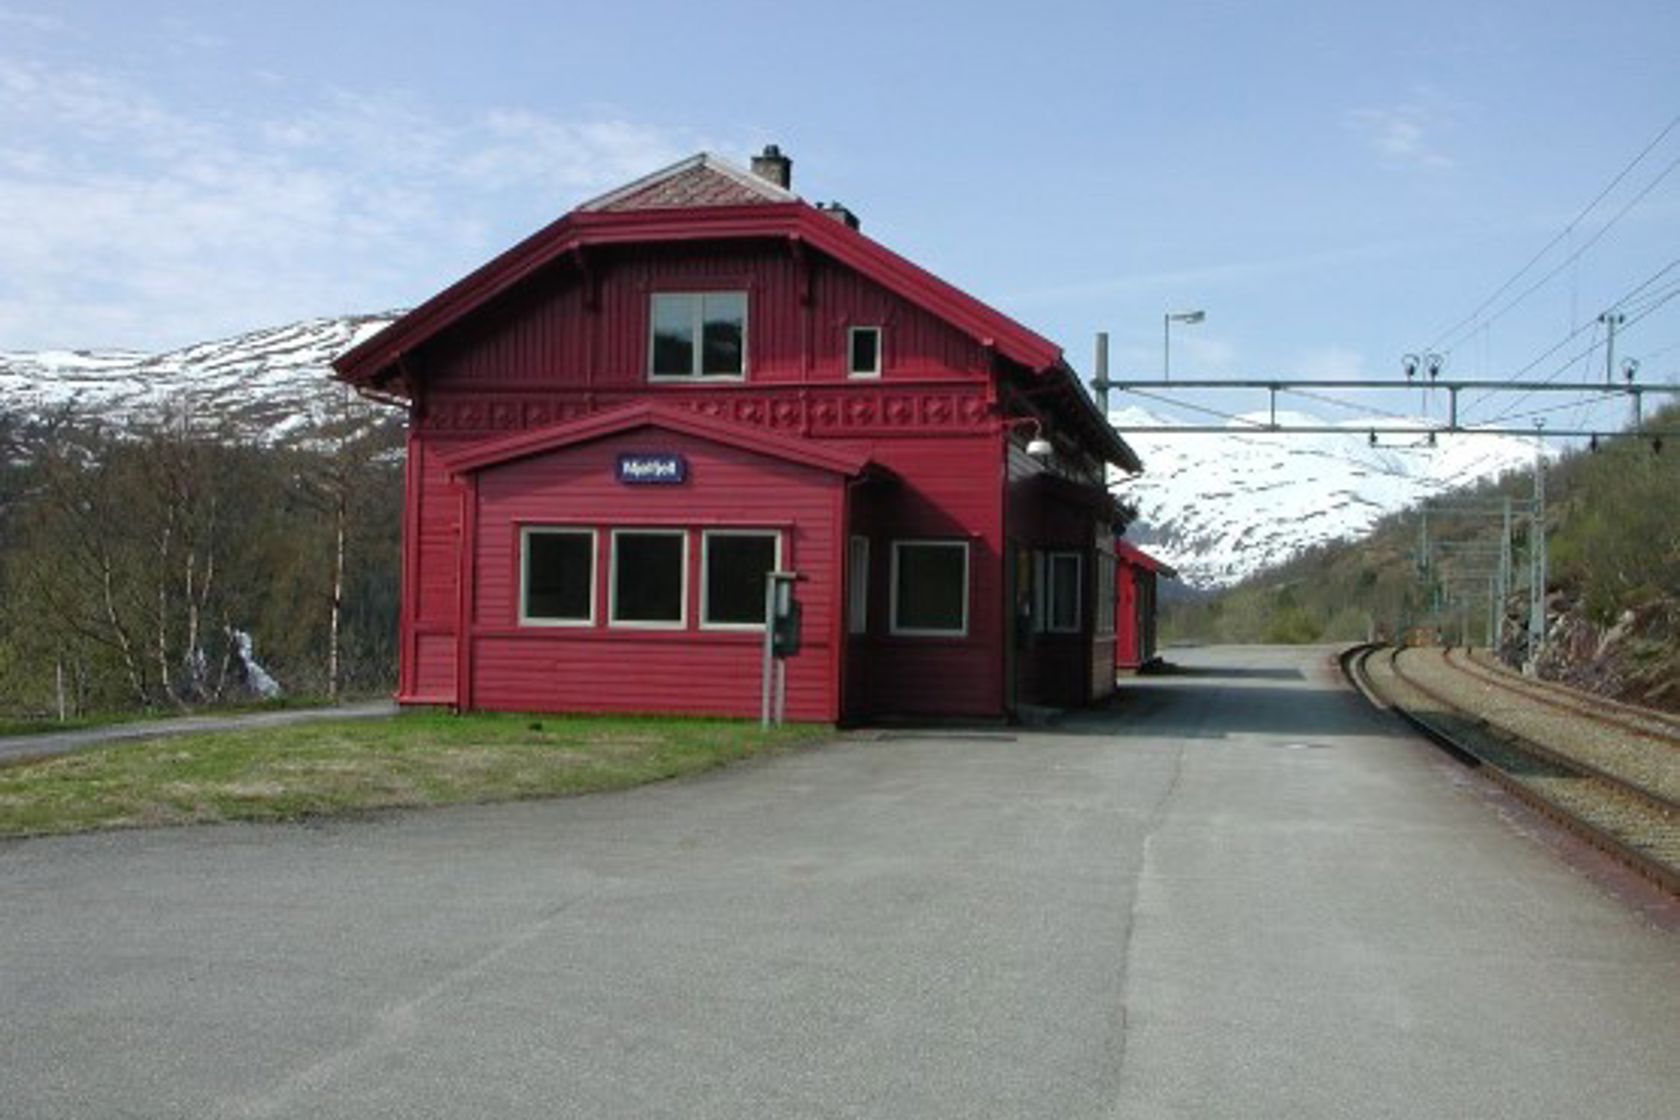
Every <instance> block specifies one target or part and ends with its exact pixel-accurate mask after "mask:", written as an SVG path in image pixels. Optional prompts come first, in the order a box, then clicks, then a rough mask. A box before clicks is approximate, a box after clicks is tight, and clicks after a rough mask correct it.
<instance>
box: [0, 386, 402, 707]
mask: <svg viewBox="0 0 1680 1120" xmlns="http://www.w3.org/2000/svg"><path fill="white" fill-rule="evenodd" d="M198 423H200V424H204V425H205V426H204V427H195V426H193V425H192V424H190V423H189V422H188V419H187V418H186V417H184V416H177V417H175V418H173V419H169V420H164V421H160V422H157V423H127V424H124V425H123V426H121V427H119V428H106V427H104V426H102V425H101V424H100V423H99V422H98V418H97V417H93V416H87V415H80V414H61V415H59V416H57V417H55V418H53V419H52V421H51V422H41V421H39V420H34V421H30V422H19V421H15V420H14V421H11V422H7V421H6V419H5V417H4V416H0V724H4V723H6V722H7V721H29V720H34V719H41V718H46V717H51V718H55V719H56V718H59V717H60V716H62V717H64V718H68V719H76V718H79V717H87V716H97V715H100V714H106V713H121V712H147V711H160V712H180V711H186V710H190V709H194V708H199V707H203V706H206V705H216V704H223V703H229V702H250V701H252V700H276V699H283V700H287V701H290V700H296V699H298V698H300V697H301V698H327V699H330V698H335V697H338V696H342V695H344V694H347V693H369V692H384V691H389V689H390V688H391V686H392V684H393V683H394V676H395V664H396V612H397V575H398V573H397V567H398V557H399V555H400V550H399V547H398V541H399V534H400V526H401V509H402V461H401V453H400V447H401V427H400V423H399V422H397V421H396V420H394V419H392V418H391V417H390V416H389V415H386V414H383V413H380V412H375V411H374V410H373V409H372V406H369V405H366V404H364V403H362V402H359V401H348V400H347V401H345V402H344V403H343V405H342V410H341V414H340V415H337V416H333V417H329V418H328V419H327V420H326V422H325V423H322V424H319V425H316V426H315V427H313V428H312V429H311V431H310V432H309V433H308V435H307V438H302V437H300V438H294V439H292V440H290V441H288V443H289V445H287V446H265V445H263V444H261V443H259V442H256V441H255V440H253V439H251V438H248V437H244V436H242V435H240V434H239V433H236V432H230V431H229V430H227V429H226V428H213V427H210V426H209V425H208V424H207V423H206V422H205V421H203V420H200V421H198Z"/></svg>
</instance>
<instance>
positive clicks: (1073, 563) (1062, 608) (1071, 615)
mask: <svg viewBox="0 0 1680 1120" xmlns="http://www.w3.org/2000/svg"><path fill="white" fill-rule="evenodd" d="M1050 629H1052V630H1061V631H1072V630H1078V629H1079V557H1078V556H1074V555H1069V554H1067V553H1057V554H1055V555H1053V556H1051V557H1050Z"/></svg>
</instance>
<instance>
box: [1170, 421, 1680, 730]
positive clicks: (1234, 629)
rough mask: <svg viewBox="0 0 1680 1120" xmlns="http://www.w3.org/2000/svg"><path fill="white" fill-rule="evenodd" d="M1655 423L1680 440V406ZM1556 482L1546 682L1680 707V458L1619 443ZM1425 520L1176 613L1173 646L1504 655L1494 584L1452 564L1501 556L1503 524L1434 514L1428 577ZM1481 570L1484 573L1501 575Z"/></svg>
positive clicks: (1520, 544)
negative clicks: (1450, 645) (1399, 646)
mask: <svg viewBox="0 0 1680 1120" xmlns="http://www.w3.org/2000/svg"><path fill="white" fill-rule="evenodd" d="M1648 427H1650V428H1653V429H1664V428H1666V429H1669V430H1673V429H1676V428H1680V407H1670V408H1667V409H1665V410H1663V411H1662V412H1660V413H1658V414H1656V415H1655V416H1653V417H1651V418H1650V420H1649V421H1648ZM1545 482H1546V497H1547V504H1546V532H1547V544H1548V548H1549V551H1550V578H1549V579H1548V582H1547V587H1548V604H1549V615H1550V618H1549V624H1548V629H1547V639H1548V650H1547V653H1546V655H1545V656H1544V657H1542V659H1541V662H1540V665H1539V668H1540V670H1541V671H1542V672H1543V673H1545V674H1546V675H1548V676H1554V677H1560V678H1564V679H1568V680H1571V681H1573V682H1575V683H1579V684H1583V685H1586V686H1589V687H1594V688H1598V689H1600V690H1603V691H1606V692H1611V693H1616V694H1620V695H1623V696H1627V697H1631V698H1633V699H1635V700H1640V701H1643V702H1647V703H1658V704H1664V705H1666V706H1680V684H1677V683H1676V681H1677V680H1680V653H1677V650H1676V645H1677V642H1680V447H1675V446H1663V445H1662V442H1661V441H1660V440H1653V439H1649V438H1642V437H1638V438H1636V437H1631V436H1630V437H1622V438H1618V439H1615V440H1611V441H1608V442H1606V443H1605V444H1604V445H1603V446H1601V447H1600V448H1598V449H1597V450H1596V451H1593V450H1587V449H1580V450H1575V451H1571V452H1568V453H1566V454H1565V455H1564V456H1563V457H1562V458H1561V459H1560V460H1554V461H1551V462H1549V463H1548V464H1547V467H1546V479H1545ZM1533 492H1534V476H1533V471H1532V469H1529V470H1522V471H1514V472H1509V473H1507V474H1505V475H1502V476H1500V477H1499V478H1498V479H1497V480H1495V481H1492V482H1489V483H1485V484H1483V485H1480V486H1475V487H1470V488H1466V489H1464V490H1460V491H1457V492H1455V493H1454V494H1453V495H1452V496H1451V497H1450V499H1444V500H1445V501H1449V502H1460V503H1465V504H1477V505H1483V504H1487V505H1497V504H1498V503H1499V502H1500V500H1501V499H1503V498H1505V497H1507V496H1508V497H1511V498H1515V499H1519V500H1523V499H1528V498H1530V497H1531V496H1532V494H1533ZM1419 521H1420V518H1419V515H1418V513H1417V512H1416V511H1415V510H1413V511H1408V512H1405V513H1401V514H1397V515H1394V516H1391V517H1388V518H1385V519H1384V520H1383V521H1381V522H1380V523H1379V524H1378V525H1377V527H1376V529H1375V530H1374V531H1373V532H1372V533H1370V534H1369V535H1368V536H1366V537H1364V538H1363V539H1361V540H1358V541H1353V542H1347V543H1338V544H1332V545H1327V546H1324V547H1320V548H1317V549H1314V550H1312V551H1310V552H1308V553H1305V554H1303V555H1301V556H1298V557H1296V558H1295V559H1294V560H1292V561H1290V562H1288V563H1286V564H1283V565H1280V566H1279V567H1276V568H1272V569H1270V570H1268V571H1266V572H1263V573H1261V574H1260V575H1258V576H1255V577H1254V578H1252V579H1249V580H1246V581H1244V582H1243V583H1241V584H1238V585H1237V586H1235V587H1233V588H1231V589H1229V590H1227V591H1225V592H1223V593H1220V594H1218V595H1216V596H1214V597H1211V598H1206V599H1202V600H1199V601H1189V602H1179V603H1173V604H1169V605H1167V606H1166V607H1165V608H1164V609H1163V617H1162V636H1163V639H1164V640H1165V641H1167V642H1238V643H1242V642H1285V643H1298V642H1318V641H1325V642H1330V641H1357V640H1363V639H1364V638H1366V637H1367V636H1368V635H1377V636H1391V637H1392V636H1398V635H1406V634H1412V635H1414V636H1415V635H1418V634H1422V635H1427V636H1428V637H1429V638H1430V639H1431V640H1436V639H1438V640H1442V641H1450V642H1454V643H1463V642H1466V641H1468V642H1471V643H1474V644H1478V645H1485V644H1489V635H1488V623H1489V607H1488V590H1487V581H1486V579H1485V577H1477V576H1475V575H1473V574H1472V573H1471V569H1470V568H1469V567H1468V566H1467V564H1468V563H1470V562H1467V561H1463V560H1458V561H1456V562H1455V561H1454V560H1453V559H1452V557H1451V554H1452V553H1457V554H1458V555H1459V556H1460V557H1462V556H1463V555H1465V554H1466V553H1472V552H1477V551H1480V552H1482V553H1483V554H1486V555H1492V554H1493V553H1495V552H1496V551H1497V549H1498V546H1499V536H1500V530H1501V520H1500V518H1499V517H1498V516H1463V517H1450V518H1449V517H1445V516H1432V517H1431V519H1430V527H1429V528H1430V536H1429V539H1430V542H1431V554H1432V559H1433V563H1432V565H1431V566H1430V567H1428V568H1427V569H1426V568H1425V567H1424V566H1423V565H1420V563H1419V560H1420V557H1419V548H1420V525H1419ZM1529 536H1530V532H1529V527H1528V518H1527V517H1526V516H1518V517H1517V518H1516V523H1515V526H1514V530H1513V534H1512V550H1513V558H1514V569H1515V574H1516V586H1515V588H1514V589H1513V592H1512V594H1511V596H1510V597H1509V598H1508V599H1507V600H1506V601H1505V603H1504V604H1503V608H1504V612H1505V617H1506V623H1507V624H1506V627H1505V629H1506V632H1507V635H1508V636H1509V637H1510V638H1511V640H1510V641H1508V642H1507V646H1506V648H1505V650H1504V652H1505V653H1506V654H1507V656H1508V657H1509V658H1510V659H1512V660H1513V661H1514V660H1517V659H1518V658H1519V656H1520V654H1519V649H1520V646H1521V644H1522V641H1521V640H1522V638H1523V637H1524V635H1525V632H1526V631H1525V627H1526V625H1527V618H1528V586H1527V571H1528V557H1529V550H1530V545H1531V542H1530V540H1529ZM1443 541H1444V542H1448V543H1447V548H1446V549H1445V550H1442V549H1441V548H1440V545H1441V542H1443ZM1443 551H1445V552H1446V553H1448V556H1447V558H1445V559H1444V558H1443V557H1442V555H1441V553H1442V552H1443ZM1474 563H1478V564H1479V565H1480V566H1479V567H1478V568H1476V569H1475V571H1486V570H1487V569H1488V567H1489V564H1488V562H1485V561H1474ZM1455 573H1456V575H1457V577H1458V578H1454V577H1455Z"/></svg>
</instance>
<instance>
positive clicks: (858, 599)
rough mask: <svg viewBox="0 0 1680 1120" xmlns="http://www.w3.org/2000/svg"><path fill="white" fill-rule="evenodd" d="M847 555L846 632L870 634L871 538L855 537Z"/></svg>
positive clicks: (849, 545) (848, 547) (848, 546)
mask: <svg viewBox="0 0 1680 1120" xmlns="http://www.w3.org/2000/svg"><path fill="white" fill-rule="evenodd" d="M847 549H848V551H847V553H846V631H847V633H850V634H865V633H868V632H869V538H868V537H853V538H852V539H851V541H850V543H849V544H848V545H847Z"/></svg>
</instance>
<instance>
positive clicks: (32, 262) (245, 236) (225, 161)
mask: <svg viewBox="0 0 1680 1120" xmlns="http://www.w3.org/2000/svg"><path fill="white" fill-rule="evenodd" d="M0 136H3V137H4V138H5V139H4V141H3V143H0V213H4V214H5V215H6V216H7V220H6V221H5V222H3V223H0V260H4V261H5V262H6V267H5V269H4V270H0V349H13V350H15V349H27V348H36V347H50V346H102V345H124V346H138V347H159V346H169V345H178V344H182V343H186V342H193V341H198V340H201V339H203V338H206V337H213V336H214V335H215V334H216V333H217V332H222V331H236V330H244V329H250V328H255V327H260V326H265V325H269V324H271V323H274V322H282V321H285V320H286V319H288V318H292V317H301V316H303V315H309V314H323V313H331V312H352V311H365V310H370V309H373V310H379V309H384V308H386V307H389V306H390V305H392V304H394V303H398V302H403V301H408V300H413V299H418V298H421V297H423V296H425V295H428V294H430V292H432V291H435V290H436V289H437V288H438V287H440V286H442V285H443V284H445V283H448V282H450V281H452V280H454V279H455V278H456V277H458V276H459V275H460V274H462V273H463V272H464V271H466V270H467V269H469V268H471V267H473V266H475V265H477V264H478V263H480V262H481V261H482V260H483V259H484V257H485V256H486V255H488V254H489V253H492V252H494V251H496V250H498V249H500V248H502V247H503V246H504V245H505V244H507V243H510V242H511V241H512V240H513V239H514V238H515V237H517V236H520V235H523V234H524V233H527V232H529V231H530V230H531V229H533V228H536V226H537V225H539V224H540V223H541V222H544V221H547V220H548V219H550V218H552V217H554V216H556V215H558V214H559V213H560V212H562V211H563V210H565V209H566V208H567V207H568V206H569V205H571V204H572V203H574V202H576V201H578V200H579V199H581V198H583V197H587V196H588V195H589V194H592V193H595V192H597V191H600V190H604V189H606V188H608V187H610V186H613V185H615V184H617V183H620V182H623V181H624V180H625V179H627V178H631V177H633V176H635V175H639V174H644V173H646V172H647V171H650V170H652V169H653V168H654V167H657V166H659V165H660V164H662V163H668V162H671V161H672V160H674V159H677V158H680V156H681V155H683V154H686V153H687V152H690V151H693V150H694V149H695V147H696V146H698V142H697V138H696V137H694V136H692V135H690V134H686V133H684V132H683V131H682V130H680V129H668V128H662V127H659V126H655V125H650V124H645V123H640V122H635V121H630V120H627V119H625V118H624V117H623V116H622V114H611V113H602V114H601V115H599V116H598V117H593V118H583V119H576V120H568V119H561V118H556V117H553V116H548V115H545V114H541V113H536V112H532V111H529V110H513V109H510V110H502V111H497V112H489V113H480V114H475V115H466V114H453V115H451V114H449V113H447V112H441V113H440V112H437V111H434V110H432V109H431V108H430V107H427V106H423V105H421V104H419V103H417V102H414V101H413V100H411V99H406V98H402V97H397V96H379V97H364V96H357V95H353V94H350V93H345V92H339V93H335V94H328V95H325V96H323V97H322V98H320V99H319V100H318V101H317V102H316V103H315V104H313V105H312V106H311V107H310V108H309V109H308V110H307V111H306V112H303V113H301V114H297V115H293V116H289V117H277V118H273V119H269V120H266V121H261V122H258V123H256V124H255V125H253V124H251V122H249V121H239V122H234V121H228V122H226V123H223V122H222V121H221V120H220V119H218V118H209V119H200V118H197V117H195V116H191V115H188V114H186V113H183V112H180V111H178V110H176V109H175V108H174V107H173V106H170V105H168V104H166V103H164V102H162V101H160V100H159V99H158V98H156V97H153V96H151V95H150V94H149V92H148V91H147V90H145V89H142V88H135V87H133V86H131V85H129V84H127V83H125V82H122V81H118V80H116V79H113V78H110V77H107V76H104V75H100V74H94V73H89V72H85V71H73V70H69V71H65V70H57V69H53V68H49V67H46V66H40V65H33V64H29V63H20V62H16V61H10V60H7V59H4V58H0ZM498 220H499V221H500V225H497V224H495V223H496V222H497V221H498Z"/></svg>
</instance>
